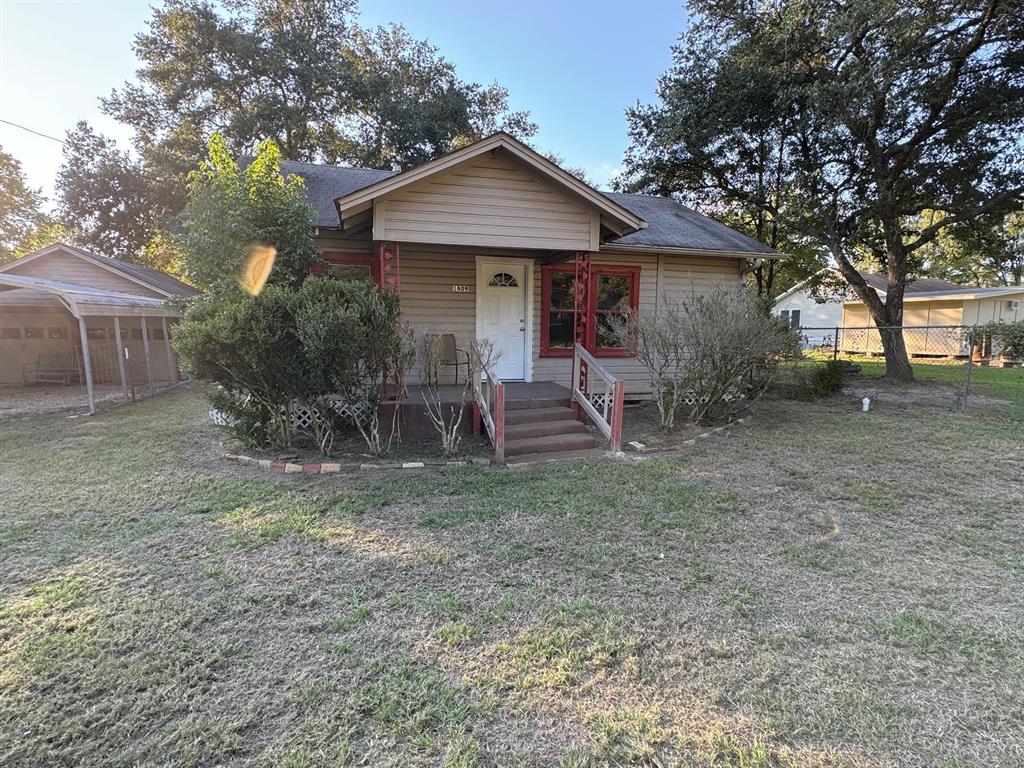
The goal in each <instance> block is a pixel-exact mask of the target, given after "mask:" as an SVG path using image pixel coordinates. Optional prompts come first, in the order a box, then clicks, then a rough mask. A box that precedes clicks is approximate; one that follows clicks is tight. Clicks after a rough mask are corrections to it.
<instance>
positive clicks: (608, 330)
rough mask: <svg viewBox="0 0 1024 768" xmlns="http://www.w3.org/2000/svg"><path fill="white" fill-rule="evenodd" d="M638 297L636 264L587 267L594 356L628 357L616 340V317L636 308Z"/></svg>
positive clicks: (591, 339) (589, 345) (588, 325)
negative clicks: (588, 270)
mask: <svg viewBox="0 0 1024 768" xmlns="http://www.w3.org/2000/svg"><path fill="white" fill-rule="evenodd" d="M639 299H640V268H639V267H603V266H602V267H592V268H591V270H590V318H589V320H590V322H588V323H587V327H588V328H589V329H590V339H589V340H588V341H589V343H588V345H587V348H588V349H589V350H590V351H591V352H593V353H594V354H595V355H597V356H606V357H629V351H628V350H626V349H624V348H623V347H621V346H620V345H619V344H618V343H617V342H616V340H615V333H614V327H615V321H616V320H617V319H619V318H622V317H624V316H625V315H626V314H627V313H630V312H636V311H637V307H638V305H639Z"/></svg>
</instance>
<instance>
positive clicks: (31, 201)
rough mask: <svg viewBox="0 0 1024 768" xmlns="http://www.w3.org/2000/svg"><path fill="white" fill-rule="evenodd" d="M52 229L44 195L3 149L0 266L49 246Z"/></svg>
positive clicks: (0, 165) (0, 159)
mask: <svg viewBox="0 0 1024 768" xmlns="http://www.w3.org/2000/svg"><path fill="white" fill-rule="evenodd" d="M51 227H52V222H51V221H50V219H49V217H48V216H46V214H45V213H44V212H43V196H42V193H41V192H40V191H39V190H37V189H32V188H31V187H30V186H29V185H28V182H27V181H26V179H25V174H24V173H23V172H22V170H21V163H20V162H18V160H16V159H15V158H14V156H13V155H11V154H9V153H7V152H4V150H3V148H2V147H0V264H4V263H6V262H8V261H13V260H14V259H17V258H19V257H21V256H24V255H25V254H26V253H29V252H31V251H33V250H35V249H36V248H37V247H38V248H42V247H43V246H44V245H49V242H46V240H47V239H48V238H47V237H46V235H47V232H49V231H50V228H51Z"/></svg>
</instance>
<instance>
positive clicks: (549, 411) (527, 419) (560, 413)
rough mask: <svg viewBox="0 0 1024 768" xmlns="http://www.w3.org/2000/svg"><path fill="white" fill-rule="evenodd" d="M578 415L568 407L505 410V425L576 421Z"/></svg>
mask: <svg viewBox="0 0 1024 768" xmlns="http://www.w3.org/2000/svg"><path fill="white" fill-rule="evenodd" d="M575 418H576V414H574V413H573V412H572V408H570V407H568V406H567V405H564V406H557V407H552V408H518V409H515V410H511V411H510V410H508V408H507V407H506V409H505V425H506V426H511V425H513V424H530V423H533V422H538V421H568V420H569V419H575Z"/></svg>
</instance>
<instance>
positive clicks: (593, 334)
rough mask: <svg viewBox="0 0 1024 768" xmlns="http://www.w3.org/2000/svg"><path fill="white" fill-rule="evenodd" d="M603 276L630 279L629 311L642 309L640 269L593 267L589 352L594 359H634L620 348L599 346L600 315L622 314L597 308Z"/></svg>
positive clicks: (589, 317) (588, 294)
mask: <svg viewBox="0 0 1024 768" xmlns="http://www.w3.org/2000/svg"><path fill="white" fill-rule="evenodd" d="M601 275H621V276H626V277H628V278H629V291H630V296H629V309H630V311H631V312H634V313H635V312H636V311H637V309H638V308H639V307H640V267H606V266H604V265H603V264H602V265H600V266H592V267H591V268H590V286H589V287H588V289H587V296H588V297H589V304H590V306H589V307H587V314H588V317H587V335H588V336H589V338H588V339H587V350H588V351H589V352H590V353H591V354H592V355H594V357H632V356H633V354H632V353H631V352H630V351H629V350H628V349H622V348H618V347H599V346H597V318H598V314H599V313H600V314H615V315H618V314H622V313H621V312H616V311H613V310H611V311H610V310H599V309H598V308H597V280H598V278H599V277H600V276H601Z"/></svg>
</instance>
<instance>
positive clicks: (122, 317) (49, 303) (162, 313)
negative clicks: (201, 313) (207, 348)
mask: <svg viewBox="0 0 1024 768" xmlns="http://www.w3.org/2000/svg"><path fill="white" fill-rule="evenodd" d="M31 313H37V315H36V316H40V317H46V316H50V317H52V316H53V315H54V313H62V314H63V313H68V314H70V316H71V319H72V325H73V326H74V325H77V332H78V337H79V340H80V344H81V372H82V377H83V378H84V380H85V387H86V392H87V395H88V405H89V413H95V412H96V399H95V384H94V382H95V379H96V373H97V367H98V366H99V367H100V368H101V369H102V371H101V373H102V375H103V376H106V377H109V378H111V379H113V377H114V376H115V373H114V370H113V369H114V365H113V359H116V369H117V372H116V376H117V379H118V380H119V383H120V386H121V395H122V397H123V399H124V401H125V402H128V401H129V399H130V398H129V386H128V385H129V377H128V370H127V367H128V363H129V361H131V360H132V359H133V353H132V347H136V352H135V355H134V356H135V357H139V356H141V358H142V360H143V362H144V364H145V375H146V383H147V386H148V390H149V392H150V394H152V392H153V391H154V389H155V386H156V378H155V376H161V375H162V377H163V380H165V381H168V383H174V382H176V381H177V380H178V374H177V370H178V368H177V362H176V358H175V355H174V350H173V349H172V348H171V342H170V333H169V329H168V320H169V319H176V318H179V317H180V316H181V315H180V312H178V311H177V310H175V309H173V308H172V307H170V306H168V305H167V302H166V300H165V299H163V298H153V297H148V296H136V295H132V294H127V293H118V292H115V291H105V290H101V289H98V288H93V287H90V286H85V285H78V284H76V283H68V282H62V281H58V280H48V279H43V278H38V277H26V276H21V275H13V274H4V273H0V318H3V322H0V325H3V326H5V327H7V324H8V323H9V322H11V321H9V320H8V319H7V318H12V317H16V316H17V317H22V318H24V317H32V316H33V315H32V314H31ZM65 316H66V315H65ZM38 322H39V323H40V327H39V328H35V327H31V328H25V331H26V332H27V331H29V330H31V331H33V333H32V336H31V338H29V336H28V334H27V333H26V334H25V338H24V341H23V343H21V347H20V348H21V352H22V358H24V355H25V354H26V353H31V352H32V351H33V348H36V349H41V348H43V347H42V345H43V343H44V342H47V343H53V344H56V345H57V346H58V347H66V352H67V353H72V352H73V353H77V349H76V345H75V344H74V341H73V334H66V335H67V336H68V338H67V339H66V344H63V343H62V342H63V338H62V337H60V336H59V334H58V335H51V334H49V332H48V333H47V335H45V336H42V337H41V336H40V335H39V334H37V333H36V331H42V330H43V328H42V322H43V321H38ZM108 322H110V323H112V326H109V327H108V326H107V323H108ZM9 327H10V328H11V335H12V336H13V335H14V331H15V330H17V332H18V336H17V338H18V339H19V340H21V339H22V334H21V329H20V326H14V325H11V326H9ZM55 330H59V329H55ZM90 341H92V342H93V343H92V350H90ZM135 341H139V342H141V350H139V349H137V348H138V346H139V345H138V344H135V343H134V342H135ZM154 347H157V350H154ZM50 348H51V349H52V348H54V347H52V346H51V347H50ZM161 348H162V349H161ZM108 350H109V351H108ZM140 352H141V355H139V353H140ZM37 354H39V353H37ZM154 354H155V355H157V358H154ZM159 357H164V360H160V361H158V358H159ZM17 362H18V359H17V358H15V359H14V363H17ZM20 363H21V365H22V366H23V367H25V366H26V364H25V362H24V359H22V360H21V361H20ZM103 364H105V367H104V365H103ZM157 368H159V369H161V370H158V371H157V370H155V369H157ZM108 369H109V370H108Z"/></svg>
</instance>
